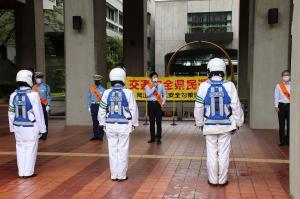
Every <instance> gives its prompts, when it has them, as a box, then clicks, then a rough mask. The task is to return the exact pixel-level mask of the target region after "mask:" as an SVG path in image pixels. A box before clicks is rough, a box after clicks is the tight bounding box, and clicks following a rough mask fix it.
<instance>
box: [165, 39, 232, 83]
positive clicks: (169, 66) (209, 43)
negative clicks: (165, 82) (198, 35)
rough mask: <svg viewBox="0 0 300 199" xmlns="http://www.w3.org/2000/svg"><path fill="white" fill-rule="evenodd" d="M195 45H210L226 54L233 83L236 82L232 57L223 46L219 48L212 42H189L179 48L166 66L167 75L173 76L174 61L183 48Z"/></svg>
mask: <svg viewBox="0 0 300 199" xmlns="http://www.w3.org/2000/svg"><path fill="white" fill-rule="evenodd" d="M194 44H198V45H204V44H206V45H207V44H208V45H210V46H212V47H215V48H217V49H219V50H220V51H221V52H222V53H223V54H224V56H225V57H226V58H227V59H228V63H229V66H230V73H231V74H230V77H231V81H233V80H234V68H233V65H232V61H231V58H230V56H229V55H228V53H227V52H226V51H225V50H224V49H223V48H222V47H221V46H219V45H218V44H216V43H213V42H210V41H193V42H189V43H187V44H185V45H183V46H181V47H180V48H178V49H177V50H176V51H175V52H174V53H173V55H172V56H171V58H170V60H169V61H168V64H167V66H166V71H167V75H169V76H170V75H172V74H170V71H171V64H172V62H173V60H174V59H175V58H176V55H177V54H178V53H179V52H180V50H182V49H183V48H185V47H187V46H190V45H194Z"/></svg>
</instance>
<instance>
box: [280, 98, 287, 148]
mask: <svg viewBox="0 0 300 199" xmlns="http://www.w3.org/2000/svg"><path fill="white" fill-rule="evenodd" d="M278 108H279V112H278V121H279V140H280V144H283V145H284V144H287V145H289V139H290V104H289V103H287V104H285V103H279V104H278ZM286 125H287V132H286V133H285V126H286Z"/></svg>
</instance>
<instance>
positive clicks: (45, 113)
mask: <svg viewBox="0 0 300 199" xmlns="http://www.w3.org/2000/svg"><path fill="white" fill-rule="evenodd" d="M42 108H43V113H44V119H45V125H46V130H47V132H46V133H45V134H43V135H44V136H46V137H47V136H48V112H47V111H46V105H44V104H42Z"/></svg>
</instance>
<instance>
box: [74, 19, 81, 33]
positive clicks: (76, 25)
mask: <svg viewBox="0 0 300 199" xmlns="http://www.w3.org/2000/svg"><path fill="white" fill-rule="evenodd" d="M81 26H82V19H81V16H73V29H74V30H81Z"/></svg>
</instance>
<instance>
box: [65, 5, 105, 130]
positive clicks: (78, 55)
mask: <svg viewBox="0 0 300 199" xmlns="http://www.w3.org/2000/svg"><path fill="white" fill-rule="evenodd" d="M105 8H106V7H105V1H98V0H65V62H66V123H67V125H89V124H91V116H90V114H89V113H88V109H87V107H86V100H87V92H88V89H89V85H90V84H91V83H93V79H92V76H93V74H95V73H98V72H100V73H102V75H104V76H107V72H106V59H105V49H106V48H105V38H106V32H105V27H106V26H105V14H106V9H105ZM73 16H81V18H82V28H81V30H80V31H78V30H74V29H73V19H72V18H73Z"/></svg>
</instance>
